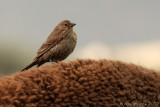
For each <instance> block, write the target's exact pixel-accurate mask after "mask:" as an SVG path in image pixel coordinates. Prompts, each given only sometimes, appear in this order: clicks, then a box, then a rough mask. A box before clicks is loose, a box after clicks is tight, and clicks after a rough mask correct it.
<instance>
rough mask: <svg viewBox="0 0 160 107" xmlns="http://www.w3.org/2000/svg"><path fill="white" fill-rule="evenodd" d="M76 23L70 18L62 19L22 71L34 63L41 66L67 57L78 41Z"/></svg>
mask: <svg viewBox="0 0 160 107" xmlns="http://www.w3.org/2000/svg"><path fill="white" fill-rule="evenodd" d="M75 25H76V24H74V23H71V22H70V21H69V20H63V21H61V22H60V23H59V24H58V25H57V26H56V27H55V29H54V30H53V32H52V33H51V34H50V35H49V36H48V38H47V40H46V41H45V42H44V43H43V44H42V46H41V47H40V49H39V50H38V52H37V56H36V57H35V58H34V60H33V61H32V63H31V64H29V65H28V66H27V67H26V68H24V69H22V71H24V70H27V69H29V68H31V67H32V66H34V65H37V67H39V66H41V65H42V64H44V63H46V62H50V61H51V62H56V63H57V62H58V61H62V60H64V59H65V58H67V57H68V56H69V54H71V53H72V52H73V50H74V48H75V45H76V42H77V36H76V33H75V32H74V31H73V26H75Z"/></svg>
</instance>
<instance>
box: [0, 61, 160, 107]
mask: <svg viewBox="0 0 160 107" xmlns="http://www.w3.org/2000/svg"><path fill="white" fill-rule="evenodd" d="M149 102H153V103H152V106H153V107H158V104H159V102H160V73H158V72H155V71H153V70H148V69H145V68H142V67H140V66H136V65H133V64H126V63H123V62H120V61H107V60H100V61H95V60H76V61H72V62H67V63H64V62H60V63H57V64H52V65H47V66H42V67H40V69H39V68H33V69H32V70H27V71H26V72H18V73H16V74H14V75H11V76H6V77H3V78H1V79H0V105H1V106H4V107H8V106H16V107H25V106H26V107H38V106H41V107H55V106H59V107H64V106H72V107H77V106H83V107H85V106H87V107H88V106H91V107H112V106H114V107H120V106H127V104H130V105H133V104H134V105H136V107H139V106H141V105H142V104H145V105H149V104H150V103H149Z"/></svg>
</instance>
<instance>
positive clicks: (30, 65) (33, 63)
mask: <svg viewBox="0 0 160 107" xmlns="http://www.w3.org/2000/svg"><path fill="white" fill-rule="evenodd" d="M36 64H37V60H33V62H32V63H30V64H29V65H28V66H27V67H25V68H24V69H22V70H21V72H22V71H24V70H27V69H29V68H31V67H32V66H34V65H36Z"/></svg>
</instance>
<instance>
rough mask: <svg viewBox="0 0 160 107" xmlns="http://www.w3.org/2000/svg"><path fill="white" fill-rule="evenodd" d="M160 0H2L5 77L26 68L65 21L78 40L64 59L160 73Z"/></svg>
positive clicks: (0, 66) (0, 54) (0, 50)
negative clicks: (108, 62)
mask: <svg viewBox="0 0 160 107" xmlns="http://www.w3.org/2000/svg"><path fill="white" fill-rule="evenodd" d="M159 5H160V1H159V0H154V1H151V0H79V1H78V0H47V1H45V0H0V75H10V74H12V73H14V72H17V71H19V70H21V69H22V68H24V67H25V66H27V65H28V64H29V63H30V62H31V61H32V60H33V58H34V57H35V56H36V52H37V51H38V49H39V48H40V46H41V45H42V43H43V42H44V41H45V40H46V38H47V37H48V35H49V34H50V33H51V32H52V30H53V29H54V27H55V26H56V25H57V24H58V23H59V22H60V21H61V20H64V19H69V20H71V21H72V22H74V23H76V24H77V25H76V26H75V27H74V30H75V32H76V33H77V35H78V44H77V46H76V48H75V50H74V52H73V53H72V54H71V55H70V56H69V57H68V58H67V59H66V60H65V61H71V60H75V59H79V58H83V59H85V58H92V59H103V58H105V59H108V60H121V61H124V62H127V63H134V64H137V65H141V66H144V67H146V68H149V69H154V70H158V71H160V12H159V10H160V6H159Z"/></svg>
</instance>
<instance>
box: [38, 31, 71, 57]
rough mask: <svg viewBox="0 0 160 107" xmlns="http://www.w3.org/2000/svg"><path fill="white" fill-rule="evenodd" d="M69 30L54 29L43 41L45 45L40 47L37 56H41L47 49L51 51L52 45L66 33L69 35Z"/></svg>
mask: <svg viewBox="0 0 160 107" xmlns="http://www.w3.org/2000/svg"><path fill="white" fill-rule="evenodd" d="M67 33H68V32H67V31H65V30H57V31H53V32H52V33H51V34H50V35H49V36H48V38H47V40H46V41H45V42H44V43H43V45H42V46H41V47H40V49H39V50H38V52H37V56H36V58H39V57H41V56H42V55H43V54H45V53H46V52H47V51H49V50H50V49H51V48H52V47H54V46H55V45H57V44H58V43H59V42H60V41H61V40H62V39H63V38H64V36H65V35H67Z"/></svg>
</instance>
